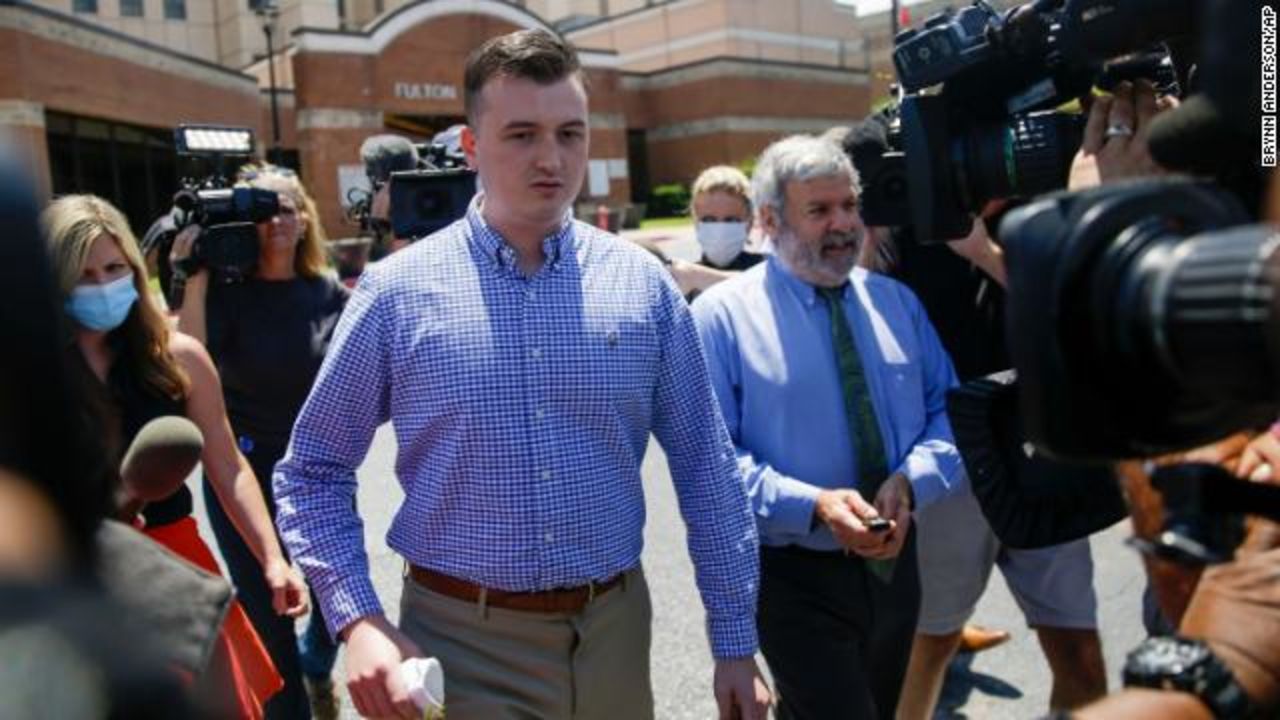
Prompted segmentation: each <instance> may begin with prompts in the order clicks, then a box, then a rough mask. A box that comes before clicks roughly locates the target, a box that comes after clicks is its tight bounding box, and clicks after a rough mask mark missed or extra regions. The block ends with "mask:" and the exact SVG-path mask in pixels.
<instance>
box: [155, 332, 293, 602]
mask: <svg viewBox="0 0 1280 720" xmlns="http://www.w3.org/2000/svg"><path fill="white" fill-rule="evenodd" d="M169 347H170V349H171V351H172V352H173V355H174V358H176V359H177V361H178V363H179V364H180V365H181V366H182V369H183V370H185V371H186V373H187V375H188V377H190V378H191V391H190V394H189V395H188V396H187V417H188V418H189V419H190V420H191V421H192V422H194V423H195V424H196V426H197V427H198V428H200V432H201V433H202V434H203V435H204V452H203V453H202V454H201V456H200V461H201V463H203V465H204V471H205V474H206V475H207V476H208V477H209V481H210V484H211V485H212V486H213V490H214V493H215V494H216V495H217V496H218V501H219V502H220V503H222V507H223V508H224V509H225V510H226V511H227V515H228V516H229V517H230V518H231V522H232V523H233V524H234V525H235V526H236V530H237V531H238V532H239V533H240V536H241V537H242V538H244V541H245V544H246V545H248V547H249V550H250V551H251V552H252V553H253V555H254V557H256V558H257V559H258V562H259V563H260V564H261V565H262V569H263V574H264V575H266V579H267V585H268V586H269V587H270V588H271V591H272V595H273V596H274V597H273V604H274V605H275V609H276V612H278V613H280V614H282V615H285V614H287V615H290V616H293V617H296V616H298V615H301V614H303V613H305V612H306V611H307V593H306V585H305V584H304V583H303V582H302V577H301V576H300V575H299V574H298V573H297V572H296V571H294V570H293V569H292V568H291V567H289V562H288V561H287V560H286V559H285V557H284V552H283V551H282V550H281V549H280V541H279V540H278V539H277V538H276V532H275V526H274V524H273V523H272V522H271V515H270V513H268V512H267V503H266V501H265V500H264V499H263V496H262V489H261V488H260V487H259V485H258V480H257V478H256V477H254V474H253V468H252V467H251V466H250V465H249V461H248V460H246V459H245V458H244V456H243V455H241V454H240V451H239V449H237V448H236V444H235V439H234V438H233V437H232V433H231V423H230V422H229V421H228V420H227V412H226V408H225V406H224V405H223V402H222V383H221V382H220V381H219V379H218V373H217V371H216V370H214V367H213V360H212V359H210V357H209V353H208V352H206V351H205V349H204V347H203V346H201V345H200V344H199V343H197V342H196V341H195V340H194V339H193V338H190V337H188V336H186V335H182V334H181V333H174V335H173V336H172V338H171V340H170V343H169Z"/></svg>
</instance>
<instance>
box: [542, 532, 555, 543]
mask: <svg viewBox="0 0 1280 720" xmlns="http://www.w3.org/2000/svg"><path fill="white" fill-rule="evenodd" d="M542 539H543V540H546V541H547V542H551V541H552V540H554V539H555V536H554V535H552V534H551V533H547V534H546V535H543V536H542Z"/></svg>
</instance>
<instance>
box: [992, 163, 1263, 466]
mask: <svg viewBox="0 0 1280 720" xmlns="http://www.w3.org/2000/svg"><path fill="white" fill-rule="evenodd" d="M1249 222H1250V216H1249V214H1248V213H1246V212H1245V210H1244V208H1243V206H1242V205H1241V203H1240V202H1239V200H1238V199H1237V198H1236V197H1234V196H1233V195H1232V194H1230V193H1228V192H1226V191H1225V190H1223V189H1221V188H1220V187H1218V186H1217V185H1215V184H1213V183H1210V182H1204V181H1199V182H1195V181H1189V180H1146V181H1141V182H1133V183H1125V184H1120V185H1107V186H1103V187H1099V188H1094V189H1091V190H1088V191H1085V192H1080V193H1063V194H1057V195H1051V196H1048V197H1046V198H1043V199H1040V200H1037V201H1035V202H1032V203H1031V204H1029V205H1027V206H1024V207H1022V208H1019V209H1017V210H1014V211H1013V212H1012V213H1010V215H1009V216H1008V217H1006V218H1005V221H1004V223H1003V224H1002V225H1001V228H1000V235H1001V239H1002V242H1003V243H1004V246H1005V250H1006V258H1007V261H1008V266H1009V270H1010V272H1009V293H1010V297H1011V298H1012V300H1013V301H1012V302H1011V303H1010V305H1009V316H1008V317H1009V320H1010V332H1009V338H1010V341H1011V348H1010V349H1011V352H1012V355H1013V358H1014V363H1015V365H1016V366H1017V367H1018V369H1019V376H1020V380H1021V384H1022V394H1023V397H1022V399H1023V403H1022V407H1023V417H1024V424H1025V428H1026V431H1027V434H1028V436H1029V438H1030V439H1031V440H1032V441H1033V442H1034V443H1035V444H1036V445H1037V446H1039V447H1041V448H1043V449H1045V450H1047V451H1049V452H1052V453H1054V454H1057V455H1061V456H1066V457H1071V458H1079V459H1113V458H1123V457H1143V456H1150V455H1156V454H1161V453H1166V452H1170V451H1173V450H1180V449H1184V448H1187V447H1191V446H1194V445H1197V444H1202V443H1205V442H1208V441H1211V440H1216V439H1218V438H1220V437H1223V436H1224V435H1227V434H1229V433H1231V432H1233V431H1235V430H1239V429H1241V428H1247V427H1261V426H1264V425H1267V424H1269V423H1270V422H1271V421H1273V420H1275V419H1276V418H1277V417H1280V312H1278V311H1280V305H1277V303H1280V293H1277V292H1276V289H1277V288H1280V253H1277V252H1276V251H1277V249H1280V233H1278V232H1277V231H1276V229H1275V228H1273V227H1269V226H1263V225H1249V224H1246V223H1249Z"/></svg>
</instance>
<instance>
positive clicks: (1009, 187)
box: [863, 0, 1196, 242]
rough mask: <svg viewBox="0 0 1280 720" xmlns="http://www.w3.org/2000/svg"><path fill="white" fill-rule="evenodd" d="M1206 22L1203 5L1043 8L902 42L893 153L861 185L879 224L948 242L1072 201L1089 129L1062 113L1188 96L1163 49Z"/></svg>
mask: <svg viewBox="0 0 1280 720" xmlns="http://www.w3.org/2000/svg"><path fill="white" fill-rule="evenodd" d="M1195 19H1196V2H1195V0H1035V2H1031V3H1028V4H1025V5H1020V6H1017V7H1015V8H1013V9H1011V10H1009V11H1007V12H1005V13H1003V14H1001V13H998V12H997V11H995V10H994V9H993V8H991V6H989V5H988V4H987V3H986V2H984V1H983V0H975V3H974V5H973V6H971V7H966V8H963V9H961V10H959V11H951V10H948V11H946V12H943V13H940V14H938V15H935V16H933V17H931V18H929V19H928V20H927V21H926V22H925V24H924V26H923V27H921V28H919V29H916V28H911V29H907V30H904V31H903V32H901V33H899V34H898V36H897V38H896V39H895V50H894V64H895V66H896V68H897V73H898V82H899V84H900V87H901V93H902V95H901V97H900V98H899V102H898V103H897V104H896V106H895V107H894V108H892V109H891V110H890V113H891V116H892V120H893V124H892V126H891V128H892V129H891V132H890V144H891V146H892V147H894V148H895V150H894V151H893V152H890V153H887V154H885V155H884V157H882V158H881V161H880V162H879V163H877V164H876V166H875V167H874V169H873V170H871V171H870V172H868V173H866V174H864V176H863V186H864V188H865V189H864V197H863V206H864V210H863V214H864V218H865V219H866V221H867V223H868V224H871V225H888V226H895V225H908V224H909V225H913V226H914V227H915V230H916V232H915V236H916V237H917V238H918V239H919V240H920V241H922V242H941V241H943V240H945V239H949V238H956V237H961V236H963V235H965V234H966V233H967V232H968V230H969V227H970V225H971V223H972V215H973V213H974V212H976V211H977V210H979V209H981V208H982V206H983V205H984V204H985V203H986V202H987V201H989V200H993V199H1000V198H1009V197H1030V196H1034V195H1038V194H1040V193H1043V192H1049V191H1053V190H1058V189H1061V188H1063V187H1065V186H1066V180H1067V173H1068V170H1069V169H1070V165H1071V159H1072V157H1073V156H1074V154H1075V152H1076V150H1077V149H1078V148H1079V146H1080V141H1081V136H1082V133H1083V127H1084V118H1083V116H1082V115H1081V114H1079V113H1071V112H1062V111H1058V110H1055V108H1058V107H1059V106H1061V105H1064V104H1066V103H1068V102H1069V101H1072V100H1075V99H1077V98H1080V97H1082V96H1085V95H1087V94H1088V93H1089V92H1090V91H1091V88H1093V87H1095V86H1097V87H1100V88H1102V89H1104V90H1105V89H1109V88H1111V87H1114V86H1115V85H1116V84H1117V83H1119V82H1121V81H1123V80H1133V79H1136V78H1147V79H1149V80H1151V81H1152V82H1153V84H1155V85H1156V87H1157V88H1158V89H1159V90H1160V91H1161V92H1163V93H1165V94H1176V93H1177V91H1178V88H1179V83H1178V76H1177V73H1176V71H1175V67H1174V65H1173V63H1172V60H1171V57H1170V54H1169V52H1168V50H1167V48H1166V47H1164V46H1162V45H1157V44H1156V43H1159V42H1161V41H1168V40H1172V39H1174V38H1179V37H1181V36H1184V35H1186V34H1188V33H1189V32H1190V31H1191V30H1192V29H1193V28H1194V27H1195Z"/></svg>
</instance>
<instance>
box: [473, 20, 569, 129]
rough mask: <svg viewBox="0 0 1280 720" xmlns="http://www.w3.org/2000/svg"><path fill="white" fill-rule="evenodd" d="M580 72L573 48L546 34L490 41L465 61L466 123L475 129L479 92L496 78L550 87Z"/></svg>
mask: <svg viewBox="0 0 1280 720" xmlns="http://www.w3.org/2000/svg"><path fill="white" fill-rule="evenodd" d="M580 69H581V65H579V63H578V53H577V52H575V51H574V49H573V47H572V46H570V45H569V43H567V42H565V41H564V39H563V38H561V37H560V36H559V35H553V34H551V33H549V32H547V31H546V30H520V31H517V32H513V33H508V34H506V35H499V36H498V37H495V38H490V39H489V40H488V41H486V42H485V44H483V45H481V46H480V47H478V48H476V49H475V51H474V52H472V53H471V55H470V56H469V57H468V58H467V70H466V75H465V81H464V88H465V89H464V91H463V100H462V101H463V106H464V107H465V108H466V113H467V122H468V123H470V124H471V125H472V126H474V125H475V122H476V115H477V113H478V111H479V104H480V91H481V90H483V89H484V86H485V84H486V83H488V82H489V81H490V80H492V79H493V78H495V77H497V76H499V75H507V76H509V77H513V78H521V79H524V80H532V81H534V82H536V83H538V84H539V85H551V84H553V83H557V82H559V81H561V80H563V79H564V78H566V77H568V76H570V75H572V74H574V73H578V72H579V71H580ZM583 84H584V85H585V80H584V81H583Z"/></svg>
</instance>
